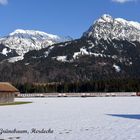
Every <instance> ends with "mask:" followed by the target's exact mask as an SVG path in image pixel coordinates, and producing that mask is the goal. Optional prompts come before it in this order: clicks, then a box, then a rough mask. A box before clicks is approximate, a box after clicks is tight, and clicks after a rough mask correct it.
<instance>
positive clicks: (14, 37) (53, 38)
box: [0, 29, 71, 56]
mask: <svg viewBox="0 0 140 140" xmlns="http://www.w3.org/2000/svg"><path fill="white" fill-rule="evenodd" d="M69 40H71V38H70V37H60V36H57V35H52V34H48V33H45V32H41V31H34V30H21V29H18V30H15V31H14V32H12V33H10V34H9V35H8V36H6V37H3V38H1V39H0V44H3V45H5V46H7V47H9V48H10V49H14V50H15V51H16V52H17V54H18V55H20V56H23V55H24V54H25V53H27V52H28V51H30V50H40V49H42V48H45V47H47V46H49V45H52V44H56V43H59V42H65V41H69Z"/></svg>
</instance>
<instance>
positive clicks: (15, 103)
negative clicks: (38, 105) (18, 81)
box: [0, 102, 32, 106]
mask: <svg viewBox="0 0 140 140" xmlns="http://www.w3.org/2000/svg"><path fill="white" fill-rule="evenodd" d="M30 103H32V102H13V103H2V104H0V106H6V105H22V104H30Z"/></svg>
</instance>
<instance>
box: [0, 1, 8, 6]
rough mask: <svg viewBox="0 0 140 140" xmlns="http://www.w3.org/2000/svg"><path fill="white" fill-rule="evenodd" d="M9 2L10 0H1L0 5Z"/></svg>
mask: <svg viewBox="0 0 140 140" xmlns="http://www.w3.org/2000/svg"><path fill="white" fill-rule="evenodd" d="M6 4H8V0H0V5H6Z"/></svg>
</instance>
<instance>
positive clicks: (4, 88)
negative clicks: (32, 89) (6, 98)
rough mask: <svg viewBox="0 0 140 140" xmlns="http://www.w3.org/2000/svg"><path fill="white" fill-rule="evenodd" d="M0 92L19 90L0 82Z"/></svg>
mask: <svg viewBox="0 0 140 140" xmlns="http://www.w3.org/2000/svg"><path fill="white" fill-rule="evenodd" d="M0 92H19V90H18V89H16V88H15V87H14V86H12V85H11V84H10V83H7V82H0Z"/></svg>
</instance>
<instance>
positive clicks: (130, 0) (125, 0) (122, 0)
mask: <svg viewBox="0 0 140 140" xmlns="http://www.w3.org/2000/svg"><path fill="white" fill-rule="evenodd" d="M112 1H113V2H118V3H126V2H134V1H136V0H112Z"/></svg>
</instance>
